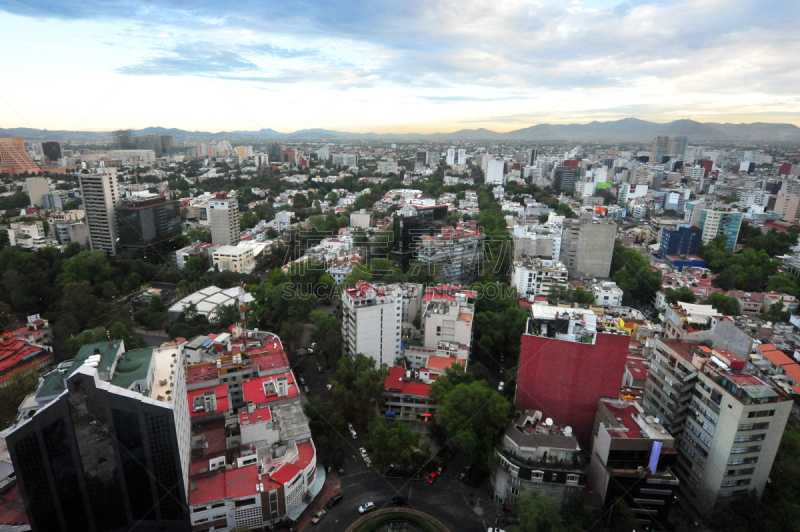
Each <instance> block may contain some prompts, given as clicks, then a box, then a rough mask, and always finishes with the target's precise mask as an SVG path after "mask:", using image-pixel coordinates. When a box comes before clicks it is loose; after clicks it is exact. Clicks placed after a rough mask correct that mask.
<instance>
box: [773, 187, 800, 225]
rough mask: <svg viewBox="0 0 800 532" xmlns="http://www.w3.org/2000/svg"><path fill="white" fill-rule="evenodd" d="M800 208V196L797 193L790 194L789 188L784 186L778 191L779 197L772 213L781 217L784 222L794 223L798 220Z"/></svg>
mask: <svg viewBox="0 0 800 532" xmlns="http://www.w3.org/2000/svg"><path fill="white" fill-rule="evenodd" d="M799 207H800V194H798V193H797V192H790V191H789V188H788V187H786V186H784V187H783V188H781V189H780V191H778V196H777V197H776V198H775V207H773V209H772V212H774V213H775V214H780V215H781V220H783V221H784V222H794V221H795V220H797V214H798V212H797V211H798V208H799Z"/></svg>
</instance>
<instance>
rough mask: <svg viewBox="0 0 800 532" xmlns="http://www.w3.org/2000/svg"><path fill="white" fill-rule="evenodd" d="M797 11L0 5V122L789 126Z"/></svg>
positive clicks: (335, 4) (89, 1) (278, 126)
mask: <svg viewBox="0 0 800 532" xmlns="http://www.w3.org/2000/svg"><path fill="white" fill-rule="evenodd" d="M798 19H800V2H798V1H797V0H771V1H770V2H759V1H736V0H689V1H680V0H678V1H661V2H654V1H637V0H631V1H627V2H619V1H618V0H586V1H580V0H573V1H569V0H567V1H549V0H541V1H537V0H532V1H531V0H528V1H513V0H492V1H483V0H480V1H470V0H402V1H398V0H391V1H390V0H369V1H340V0H321V1H318V0H293V1H275V0H266V1H265V0H246V1H222V2H221V1H219V0H217V1H215V2H212V1H211V0H159V1H158V2H154V1H152V0H143V1H137V2H133V1H129V0H80V1H74V0H0V21H2V28H3V30H2V32H0V49H1V50H3V54H2V57H3V64H2V67H0V127H4V128H8V127H32V128H40V129H58V130H69V131H71V130H92V131H108V130H113V129H120V128H143V127H148V126H162V127H171V128H181V129H186V130H191V131H212V132H218V131H233V130H248V131H252V130H259V129H267V128H271V129H274V130H277V131H281V132H292V131H296V130H300V129H308V128H323V129H334V130H339V131H349V132H356V133H365V132H377V133H389V132H394V133H409V132H417V133H433V132H451V131H458V130H461V129H474V128H480V127H483V128H487V129H491V130H494V131H511V130H515V129H520V128H524V127H528V126H532V125H536V124H540V123H551V124H553V123H587V122H590V121H593V120H599V121H605V120H617V119H621V118H625V117H636V118H640V119H644V120H652V121H656V122H668V121H671V120H677V119H683V118H691V119H693V120H698V121H701V122H736V123H739V122H748V123H749V122H759V121H763V122H786V123H793V124H797V125H800V96H798V91H797V87H800V62H798V61H797V60H796V57H797V52H798V51H800V33H798V32H797V31H796V29H795V28H794V26H793V25H792V24H791V22H788V21H795V20H798Z"/></svg>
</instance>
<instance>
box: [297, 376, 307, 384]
mask: <svg viewBox="0 0 800 532" xmlns="http://www.w3.org/2000/svg"><path fill="white" fill-rule="evenodd" d="M299 379H300V384H305V383H306V380H305V379H304V378H303V376H302V375H300V377H299Z"/></svg>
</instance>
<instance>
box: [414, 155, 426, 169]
mask: <svg viewBox="0 0 800 532" xmlns="http://www.w3.org/2000/svg"><path fill="white" fill-rule="evenodd" d="M427 165H428V152H426V151H418V152H417V158H416V160H415V161H414V171H415V172H421V171H422V170H424V169H425V167H426V166H427Z"/></svg>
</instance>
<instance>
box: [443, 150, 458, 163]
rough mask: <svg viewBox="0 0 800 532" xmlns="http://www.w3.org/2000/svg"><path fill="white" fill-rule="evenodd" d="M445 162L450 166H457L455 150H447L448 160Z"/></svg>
mask: <svg viewBox="0 0 800 532" xmlns="http://www.w3.org/2000/svg"><path fill="white" fill-rule="evenodd" d="M445 162H446V163H447V164H450V165H453V164H456V150H455V149H454V148H448V149H447V159H445Z"/></svg>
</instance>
